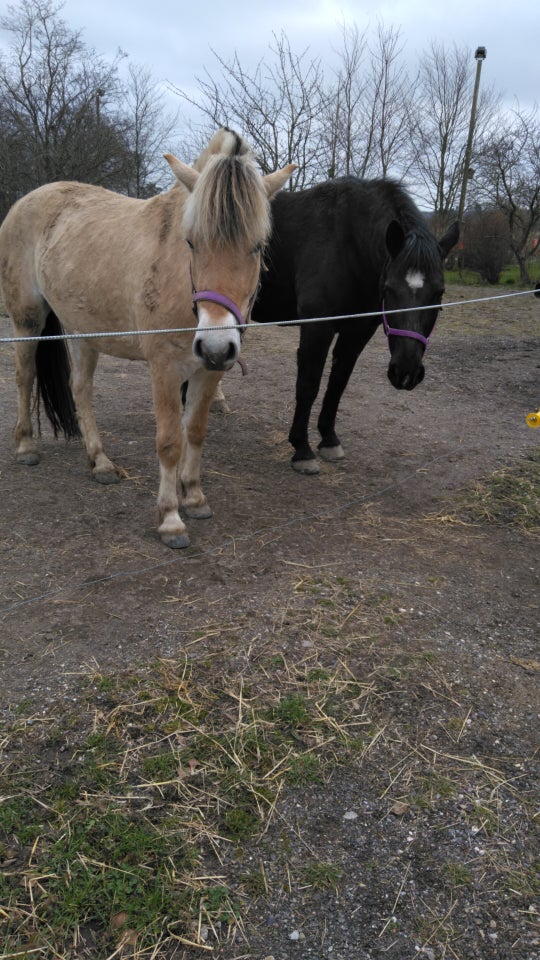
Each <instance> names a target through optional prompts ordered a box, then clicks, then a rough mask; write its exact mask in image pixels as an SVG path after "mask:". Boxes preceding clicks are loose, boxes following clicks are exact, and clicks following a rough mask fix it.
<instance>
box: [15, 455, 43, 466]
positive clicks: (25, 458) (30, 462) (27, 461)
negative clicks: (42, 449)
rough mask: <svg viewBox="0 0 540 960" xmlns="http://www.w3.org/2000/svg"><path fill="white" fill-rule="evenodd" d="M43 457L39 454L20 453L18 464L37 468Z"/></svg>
mask: <svg viewBox="0 0 540 960" xmlns="http://www.w3.org/2000/svg"><path fill="white" fill-rule="evenodd" d="M40 460H41V457H40V455H39V453H18V454H17V463H22V464H23V466H25V467H35V466H36V464H38V463H39V461H40Z"/></svg>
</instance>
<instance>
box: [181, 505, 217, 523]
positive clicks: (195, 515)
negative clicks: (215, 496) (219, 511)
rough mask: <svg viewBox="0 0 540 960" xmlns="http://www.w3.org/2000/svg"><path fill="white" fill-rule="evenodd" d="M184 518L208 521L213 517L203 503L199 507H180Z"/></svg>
mask: <svg viewBox="0 0 540 960" xmlns="http://www.w3.org/2000/svg"><path fill="white" fill-rule="evenodd" d="M182 510H183V511H184V513H185V515H186V517H190V518H191V519H192V520H209V519H210V517H212V516H213V513H212V510H211V509H210V507H209V506H208V504H207V503H203V505H202V506H201V507H184V506H182Z"/></svg>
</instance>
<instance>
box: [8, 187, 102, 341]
mask: <svg viewBox="0 0 540 960" xmlns="http://www.w3.org/2000/svg"><path fill="white" fill-rule="evenodd" d="M106 195H110V196H114V194H110V192H109V191H107V190H104V189H103V188H101V187H94V186H91V185H90V184H83V183H77V182H71V181H58V182H56V183H48V184H44V185H43V186H41V187H37V189H35V190H32V191H31V192H30V193H27V194H26V195H25V196H24V197H21V199H20V200H18V201H17V202H16V203H15V204H14V205H13V206H12V207H11V209H10V210H9V211H8V213H7V215H6V217H5V219H4V221H3V223H2V224H1V226H0V288H1V289H2V292H3V296H4V300H5V303H6V306H7V309H8V311H9V312H10V314H11V316H12V318H13V320H14V321H15V322H16V323H21V322H22V321H23V319H24V316H25V315H26V311H28V310H30V313H28V320H30V314H31V307H32V304H33V303H35V304H36V305H37V303H38V302H39V301H40V300H41V299H42V298H44V299H45V295H44V292H43V291H42V290H41V283H40V278H39V273H40V262H41V258H42V256H43V255H44V254H45V253H46V251H47V249H48V247H49V246H50V244H51V243H52V242H54V238H55V235H56V233H57V232H59V231H61V230H63V229H64V224H65V219H66V216H69V214H70V212H72V211H73V210H77V209H80V208H81V207H82V208H86V209H87V210H90V209H92V208H94V206H95V203H96V201H97V200H99V199H101V198H103V197H104V196H106Z"/></svg>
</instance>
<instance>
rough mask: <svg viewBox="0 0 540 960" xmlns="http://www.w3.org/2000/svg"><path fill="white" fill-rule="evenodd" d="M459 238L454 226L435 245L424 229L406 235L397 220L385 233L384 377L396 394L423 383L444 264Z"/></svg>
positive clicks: (440, 291) (437, 310)
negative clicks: (387, 358) (386, 350)
mask: <svg viewBox="0 0 540 960" xmlns="http://www.w3.org/2000/svg"><path fill="white" fill-rule="evenodd" d="M458 236H459V225H458V223H457V222H456V223H454V224H452V226H451V227H450V228H449V229H448V230H447V232H446V233H445V235H444V236H443V237H442V238H441V240H439V242H437V240H436V239H435V237H433V235H432V234H431V233H430V232H429V231H428V230H427V229H426V230H422V231H416V232H411V233H405V232H404V230H403V227H402V226H401V224H399V223H398V222H397V220H393V221H392V222H391V223H390V224H389V226H388V229H387V231H386V247H387V251H388V261H387V265H386V270H385V273H384V276H383V278H382V284H381V286H382V290H381V296H382V309H383V325H384V330H385V333H386V335H387V337H388V346H389V348H390V354H391V357H390V363H389V365H388V378H389V380H390V382H391V383H392V385H393V386H394V387H396V389H397V390H414V388H415V387H416V386H417V385H418V384H419V383H421V382H422V380H423V379H424V374H425V370H424V365H423V363H422V358H423V356H424V352H425V349H426V347H427V345H428V343H429V337H430V334H431V331H432V330H433V327H434V325H435V321H436V319H437V316H438V313H439V310H440V309H441V307H440V304H441V300H442V295H443V293H444V271H443V263H444V259H445V257H446V256H447V255H448V253H449V252H450V250H451V249H452V247H453V246H454V244H455V243H456V242H457V239H458ZM402 311H403V312H402Z"/></svg>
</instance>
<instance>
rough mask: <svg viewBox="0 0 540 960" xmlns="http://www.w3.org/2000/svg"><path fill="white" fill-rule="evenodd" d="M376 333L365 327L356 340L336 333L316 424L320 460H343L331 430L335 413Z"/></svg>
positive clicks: (369, 327) (372, 329)
mask: <svg viewBox="0 0 540 960" xmlns="http://www.w3.org/2000/svg"><path fill="white" fill-rule="evenodd" d="M376 329H377V324H373V325H366V329H365V330H364V331H363V332H362V335H361V336H360V337H358V334H357V333H355V336H354V337H350V336H349V337H348V336H347V335H346V334H343V333H340V334H339V336H338V338H337V340H336V345H335V347H334V350H333V352H332V366H331V369H330V375H329V377H328V385H327V388H326V392H325V395H324V400H323V403H322V407H321V412H320V414H319V419H318V421H317V427H318V430H319V433H320V435H321V442H320V443H319V445H318V448H317V449H318V450H319V453H320V455H321V457H322V458H323V459H324V460H331V461H333V460H342V459H343V457H344V456H345V454H344V452H343V448H342V446H341V443H340V441H339V437H338V435H337V433H336V429H335V427H336V417H337V411H338V407H339V403H340V400H341V398H342V396H343V392H344V390H345V388H346V386H347V384H348V382H349V380H350V377H351V373H352V372H353V370H354V367H355V364H356V361H357V360H358V357H359V355H360V353H361V352H362V350H363V349H364V347H365V345H366V343H367V342H368V341H369V340H370V339H371V337H372V336H373V333H374V332H375V330H376Z"/></svg>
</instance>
